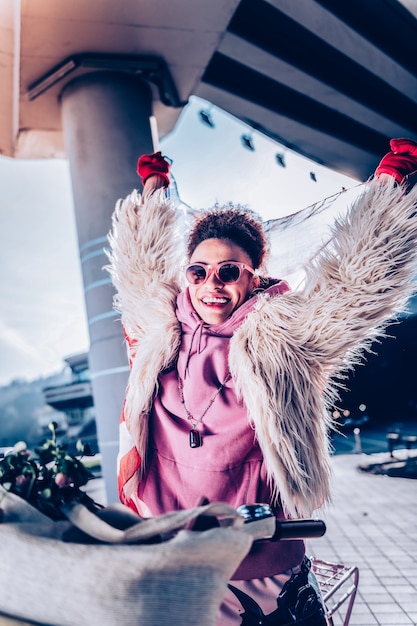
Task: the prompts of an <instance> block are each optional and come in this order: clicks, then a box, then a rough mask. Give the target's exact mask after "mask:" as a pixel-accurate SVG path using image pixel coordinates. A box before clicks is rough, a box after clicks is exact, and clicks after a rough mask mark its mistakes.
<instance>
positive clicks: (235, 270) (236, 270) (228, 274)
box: [218, 263, 240, 284]
mask: <svg viewBox="0 0 417 626" xmlns="http://www.w3.org/2000/svg"><path fill="white" fill-rule="evenodd" d="M218 274H219V278H220V280H221V281H222V283H225V284H227V283H235V282H237V281H238V280H239V277H240V267H239V265H235V264H234V263H225V264H224V265H221V266H220V267H219V271H218Z"/></svg>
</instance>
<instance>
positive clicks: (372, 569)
mask: <svg viewBox="0 0 417 626" xmlns="http://www.w3.org/2000/svg"><path fill="white" fill-rule="evenodd" d="M408 454H409V453H408V452H406V451H403V450H401V451H396V452H395V456H396V457H403V458H405V457H407V456H408ZM410 454H411V455H412V456H415V455H416V452H415V451H413V452H411V453H410ZM388 459H389V455H388V453H380V454H373V455H364V454H344V455H337V456H335V457H333V460H332V463H333V468H334V503H333V505H332V506H331V507H327V510H325V511H321V512H319V515H318V517H321V518H322V519H324V520H325V522H326V525H327V532H326V535H325V536H324V537H322V538H320V539H315V540H311V541H309V542H308V544H307V545H308V552H309V554H311V555H313V556H316V558H320V559H324V560H327V561H332V562H337V563H343V564H345V565H357V566H358V567H359V570H360V580H359V591H358V595H357V598H356V601H355V605H354V609H353V613H352V617H351V620H350V624H351V625H352V626H359V625H361V626H373V625H374V624H381V625H384V626H402V625H403V624H409V625H411V624H414V625H417V480H412V479H407V478H392V477H388V476H381V475H373V474H369V473H366V472H363V471H360V470H358V469H357V468H358V466H359V465H368V464H369V463H371V462H378V461H380V462H385V461H387V460H388ZM342 615H343V609H342V608H341V609H340V612H338V613H336V615H335V617H334V623H335V625H339V624H342V623H343V621H341V616H342Z"/></svg>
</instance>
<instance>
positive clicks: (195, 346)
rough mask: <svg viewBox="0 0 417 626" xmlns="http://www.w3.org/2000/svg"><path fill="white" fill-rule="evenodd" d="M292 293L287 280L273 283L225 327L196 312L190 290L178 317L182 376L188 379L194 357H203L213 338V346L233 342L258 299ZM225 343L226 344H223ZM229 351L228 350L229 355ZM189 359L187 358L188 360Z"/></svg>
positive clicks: (179, 300) (180, 304)
mask: <svg viewBox="0 0 417 626" xmlns="http://www.w3.org/2000/svg"><path fill="white" fill-rule="evenodd" d="M286 291H289V286H288V284H287V283H286V282H285V281H278V282H274V283H272V285H271V286H270V287H268V288H267V289H263V290H260V291H259V292H257V293H255V294H254V295H253V296H252V297H251V298H249V299H248V300H246V302H244V303H243V304H242V305H241V306H239V307H238V308H237V309H236V310H235V311H234V312H233V313H232V315H231V316H230V317H228V318H227V319H226V320H225V321H224V322H222V323H221V324H213V325H210V324H207V323H206V322H205V321H204V320H202V319H201V318H200V317H199V315H198V314H197V312H196V310H195V309H194V307H193V305H192V303H191V298H190V293H189V290H188V287H187V288H186V289H185V290H184V291H182V292H181V293H180V294H179V295H178V297H177V310H176V315H177V318H178V321H179V322H180V324H181V331H182V347H181V351H180V356H179V361H178V369H179V373H180V375H181V376H183V377H186V376H187V370H188V366H189V361H190V358H191V355H192V354H201V353H202V352H204V350H206V348H207V345H208V343H210V337H212V338H216V339H217V341H216V340H214V341H213V346H215V345H216V344H218V343H219V342H220V343H223V341H224V340H227V341H228V340H229V339H230V338H231V337H232V336H233V333H234V332H235V331H236V329H237V328H239V326H240V325H241V324H242V322H243V320H244V319H245V318H246V316H247V315H248V314H249V313H250V312H251V311H252V310H253V308H254V307H255V305H256V303H257V301H258V298H259V297H260V296H261V295H262V296H266V295H267V296H269V297H272V296H275V295H281V294H283V293H285V292H286ZM222 340H223V341H222ZM227 352H228V351H226V353H227ZM184 357H185V359H184Z"/></svg>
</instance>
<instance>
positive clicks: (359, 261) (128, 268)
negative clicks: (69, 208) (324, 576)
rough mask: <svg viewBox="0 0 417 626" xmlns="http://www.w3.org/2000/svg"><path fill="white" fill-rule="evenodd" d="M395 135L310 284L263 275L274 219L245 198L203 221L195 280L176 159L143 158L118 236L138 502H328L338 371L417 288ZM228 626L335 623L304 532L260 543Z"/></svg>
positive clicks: (125, 465) (125, 438)
mask: <svg viewBox="0 0 417 626" xmlns="http://www.w3.org/2000/svg"><path fill="white" fill-rule="evenodd" d="M393 141H397V144H396V145H394V148H395V147H396V146H397V147H398V145H399V146H400V148H401V150H402V153H401V155H400V157H398V156H397V155H395V154H394V151H395V150H394V151H393V152H391V153H389V154H388V155H386V157H384V159H385V160H384V159H383V160H382V161H381V163H380V165H379V168H378V169H377V180H375V181H373V182H371V183H370V184H369V188H368V189H367V191H366V192H365V193H364V194H363V196H362V197H361V198H359V200H358V201H357V202H356V203H355V206H354V207H352V209H351V210H350V211H349V213H348V214H347V216H346V218H344V219H340V220H339V221H338V223H337V225H336V227H335V229H334V232H333V237H332V241H331V243H330V244H329V245H328V246H327V247H326V248H325V249H324V250H323V252H322V253H321V254H320V255H319V256H318V257H317V258H316V260H315V261H314V264H313V265H312V266H311V267H307V268H306V272H307V279H306V282H305V287H304V289H303V291H301V292H297V293H292V292H291V291H290V289H289V287H288V285H287V284H286V283H285V282H284V281H281V280H272V279H270V278H266V277H265V276H264V272H265V266H266V261H267V250H268V243H267V240H266V237H265V234H264V231H263V228H262V223H261V221H260V219H259V218H257V216H256V215H255V214H253V213H251V212H250V211H247V210H246V209H243V208H239V207H237V208H233V207H226V208H223V209H218V210H214V211H209V212H207V213H204V214H203V215H202V216H201V217H200V218H199V219H198V220H197V221H196V222H195V223H194V224H193V226H192V228H191V232H190V233H189V236H188V244H187V250H186V257H187V262H186V266H185V268H184V269H183V272H182V276H183V277H185V280H186V282H187V285H186V287H185V288H182V276H181V271H180V267H181V263H182V259H183V254H184V250H183V248H182V246H181V242H182V239H183V236H182V234H181V233H182V230H183V229H184V227H185V226H184V224H183V223H181V216H180V214H179V213H178V212H177V210H176V209H175V207H174V206H173V205H172V204H171V203H170V202H169V201H168V200H167V199H166V196H165V191H164V188H165V187H166V186H167V185H168V184H169V177H168V174H169V166H168V164H167V162H166V161H165V160H164V159H163V158H162V156H161V154H160V153H156V154H154V155H151V156H146V157H141V159H139V165H138V172H139V174H140V176H141V177H142V182H143V184H144V193H143V196H142V197H140V196H138V194H137V193H133V194H132V195H131V196H129V197H128V198H126V200H124V201H123V202H120V203H119V204H118V205H117V207H116V211H115V214H114V219H113V231H112V233H111V235H110V243H111V247H112V251H111V254H110V261H111V265H110V272H111V274H112V277H113V282H114V285H115V287H116V289H117V296H116V299H115V306H116V308H117V309H118V310H119V311H120V312H121V314H122V323H123V326H124V329H125V333H126V338H127V342H128V346H129V351H130V363H131V375H130V379H129V386H128V390H127V394H126V401H125V406H124V411H123V415H122V419H121V428H120V434H121V450H120V467H119V487H120V498H121V500H122V502H124V504H126V505H127V506H129V507H131V508H132V509H133V510H135V511H137V512H138V513H139V514H140V515H142V516H144V517H147V516H150V515H158V514H162V513H166V512H168V511H170V510H174V509H182V508H190V507H192V506H195V505H196V504H197V503H198V501H199V500H200V499H201V497H202V496H204V497H206V498H207V499H208V500H209V501H224V502H227V503H229V504H231V505H232V506H235V507H237V506H239V505H240V504H243V503H249V502H267V503H269V504H271V505H272V507H273V509H274V512H275V514H276V516H277V518H280V519H282V518H286V517H308V516H311V514H312V512H313V511H314V510H315V509H317V508H318V507H320V506H321V505H322V504H323V503H325V502H328V501H329V499H330V467H329V445H328V429H329V426H330V423H329V418H328V411H327V407H328V406H330V405H331V404H332V403H333V402H334V401H335V398H336V395H337V394H336V389H337V386H336V382H335V381H337V377H338V376H339V377H340V376H341V375H342V374H343V372H346V369H347V368H349V367H352V365H353V364H355V363H356V362H358V359H359V358H360V354H361V352H363V351H364V350H365V349H366V348H369V346H370V344H371V342H372V341H373V340H374V339H375V337H376V336H377V335H381V334H382V332H383V328H384V327H385V325H386V324H387V323H388V320H389V319H392V316H393V315H394V314H396V313H398V312H399V311H403V310H404V309H405V306H406V302H407V300H408V298H409V296H410V295H411V293H412V292H413V287H412V279H413V277H414V275H415V269H416V247H415V241H416V236H417V218H416V215H415V206H416V198H417V195H416V193H414V192H413V191H412V192H411V193H409V194H406V193H405V185H404V183H403V180H402V179H403V178H404V177H405V176H407V175H408V174H410V173H411V172H412V171H413V170H415V169H416V166H417V149H416V148H417V144H415V143H414V142H410V141H408V140H393ZM404 141H405V144H404ZM398 142H399V143H398ZM401 142H402V143H401ZM413 150H415V154H413ZM387 175H388V181H382V178H383V176H387ZM394 179H395V180H396V181H397V183H400V184H397V183H394V182H393V180H394ZM217 623H218V625H219V626H220V625H221V626H232V625H234V624H236V625H237V624H251V623H254V624H255V623H256V624H259V623H265V624H267V623H268V624H277V625H279V624H290V623H297V624H306V625H309V626H321V625H323V624H325V618H324V612H323V609H322V606H321V602H320V598H319V596H318V594H317V593H316V591H315V585H314V581H313V580H312V576H311V572H310V571H309V562H308V559H306V558H305V547H304V543H303V542H301V541H291V542H281V543H280V542H277V543H271V542H263V543H262V542H261V543H260V544H256V545H255V546H254V547H253V549H252V551H251V553H250V554H249V555H248V557H247V558H246V559H245V560H244V562H243V563H242V564H241V565H240V567H239V568H238V570H237V571H236V572H235V574H234V576H233V578H232V581H231V583H230V585H229V589H228V592H227V595H226V597H225V599H224V602H223V605H222V607H221V609H220V614H219V616H218V622H217Z"/></svg>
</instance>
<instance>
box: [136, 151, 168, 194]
mask: <svg viewBox="0 0 417 626" xmlns="http://www.w3.org/2000/svg"><path fill="white" fill-rule="evenodd" d="M169 169H170V164H169V163H168V161H166V160H165V159H164V157H163V156H162V154H161V152H154V153H153V154H144V155H142V156H141V157H139V160H138V167H137V170H136V171H137V173H138V174H139V176H140V177H141V178H142V185H145V183H146V181H147V179H148V178H149V176H152V175H153V174H158V175H159V176H162V178H163V179H164V181H165V185H164V186H165V187H168V185H169V176H168V174H169Z"/></svg>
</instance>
